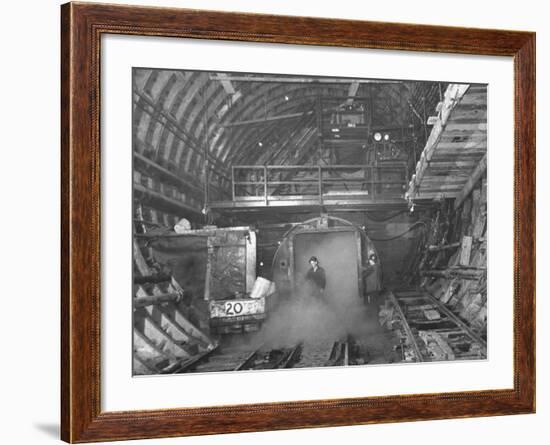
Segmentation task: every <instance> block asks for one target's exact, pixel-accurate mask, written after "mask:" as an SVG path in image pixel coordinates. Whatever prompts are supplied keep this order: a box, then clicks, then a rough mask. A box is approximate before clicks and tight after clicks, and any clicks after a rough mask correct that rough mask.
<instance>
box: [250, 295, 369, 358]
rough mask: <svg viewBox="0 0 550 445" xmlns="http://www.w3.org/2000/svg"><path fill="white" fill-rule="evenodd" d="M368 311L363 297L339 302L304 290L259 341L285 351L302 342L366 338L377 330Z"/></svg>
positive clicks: (288, 302)
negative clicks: (348, 337)
mask: <svg viewBox="0 0 550 445" xmlns="http://www.w3.org/2000/svg"><path fill="white" fill-rule="evenodd" d="M367 311H368V308H367V307H366V306H365V305H364V304H363V302H362V301H361V300H360V299H359V298H357V300H355V301H351V300H350V299H348V298H346V299H342V300H338V298H337V296H332V295H328V294H325V295H323V297H316V296H313V295H311V294H309V293H308V292H307V290H305V289H302V290H301V291H299V292H297V293H296V294H294V295H293V296H291V297H290V298H288V299H286V300H285V301H283V302H281V304H279V306H278V307H277V308H276V309H275V310H274V311H273V312H272V313H271V314H270V315H269V317H268V319H267V321H266V322H265V323H264V325H263V327H262V330H261V331H260V332H259V333H258V336H257V337H256V339H255V340H256V341H257V342H258V344H260V343H262V344H264V345H266V346H269V347H272V348H282V347H287V346H292V345H294V344H296V343H298V342H306V343H308V342H316V341H322V340H327V341H336V340H345V339H346V337H347V336H348V335H352V336H353V337H355V338H364V337H366V336H367V335H368V334H369V333H370V332H373V331H374V330H376V325H375V324H374V323H373V321H372V317H370V319H369V317H368V312H367Z"/></svg>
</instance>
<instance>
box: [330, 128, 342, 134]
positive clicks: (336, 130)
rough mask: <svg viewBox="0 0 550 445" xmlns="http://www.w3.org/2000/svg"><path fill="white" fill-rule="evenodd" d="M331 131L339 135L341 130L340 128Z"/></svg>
mask: <svg viewBox="0 0 550 445" xmlns="http://www.w3.org/2000/svg"><path fill="white" fill-rule="evenodd" d="M331 131H332V132H333V133H338V132H339V131H340V129H339V128H331Z"/></svg>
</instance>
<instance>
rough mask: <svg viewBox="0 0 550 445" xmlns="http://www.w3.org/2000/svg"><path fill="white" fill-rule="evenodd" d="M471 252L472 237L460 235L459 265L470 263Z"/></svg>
mask: <svg viewBox="0 0 550 445" xmlns="http://www.w3.org/2000/svg"><path fill="white" fill-rule="evenodd" d="M471 252H472V237H471V236H463V237H462V244H461V249H460V260H459V264H460V265H461V266H469V265H470V254H471Z"/></svg>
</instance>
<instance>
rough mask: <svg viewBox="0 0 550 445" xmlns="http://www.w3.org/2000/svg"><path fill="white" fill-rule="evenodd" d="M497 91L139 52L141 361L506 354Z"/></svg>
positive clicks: (172, 366) (178, 367)
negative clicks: (493, 149) (495, 283)
mask: <svg viewBox="0 0 550 445" xmlns="http://www.w3.org/2000/svg"><path fill="white" fill-rule="evenodd" d="M488 88H489V85H487V84H476V83H463V82H453V81H452V78H451V79H450V80H446V81H430V80H415V79H406V78H404V79H379V78H349V77H325V76H308V75H303V74H296V75H292V74H277V73H249V72H219V71H198V70H180V69H169V68H156V67H134V68H133V69H132V91H131V106H132V150H133V168H132V174H133V198H132V199H133V203H132V204H133V214H132V230H133V233H132V242H133V251H132V252H128V257H130V255H131V256H132V263H133V295H131V296H128V298H130V297H131V298H132V305H131V310H132V311H133V314H132V317H133V333H132V339H133V354H132V357H133V364H132V375H134V376H147V375H159V374H184V373H207V372H235V371H258V370H260V371H267V370H269V371H272V370H277V371H282V370H284V369H296V368H322V367H336V366H373V365H383V366H391V365H394V364H412V363H416V364H418V363H425V364H426V363H430V362H442V361H447V362H452V361H457V362H461V361H466V360H487V359H488V354H487V345H488V341H489V339H488V338H487V325H488V323H489V320H488V316H487V313H488V309H487V308H488V305H489V302H488V301H487V254H486V251H487V219H488V214H487V124H488V123H487V94H488ZM129 310H130V308H129Z"/></svg>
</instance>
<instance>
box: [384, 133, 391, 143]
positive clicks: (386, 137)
mask: <svg viewBox="0 0 550 445" xmlns="http://www.w3.org/2000/svg"><path fill="white" fill-rule="evenodd" d="M384 140H385V141H389V140H390V135H389V134H388V133H386V134H385V135H384Z"/></svg>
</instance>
